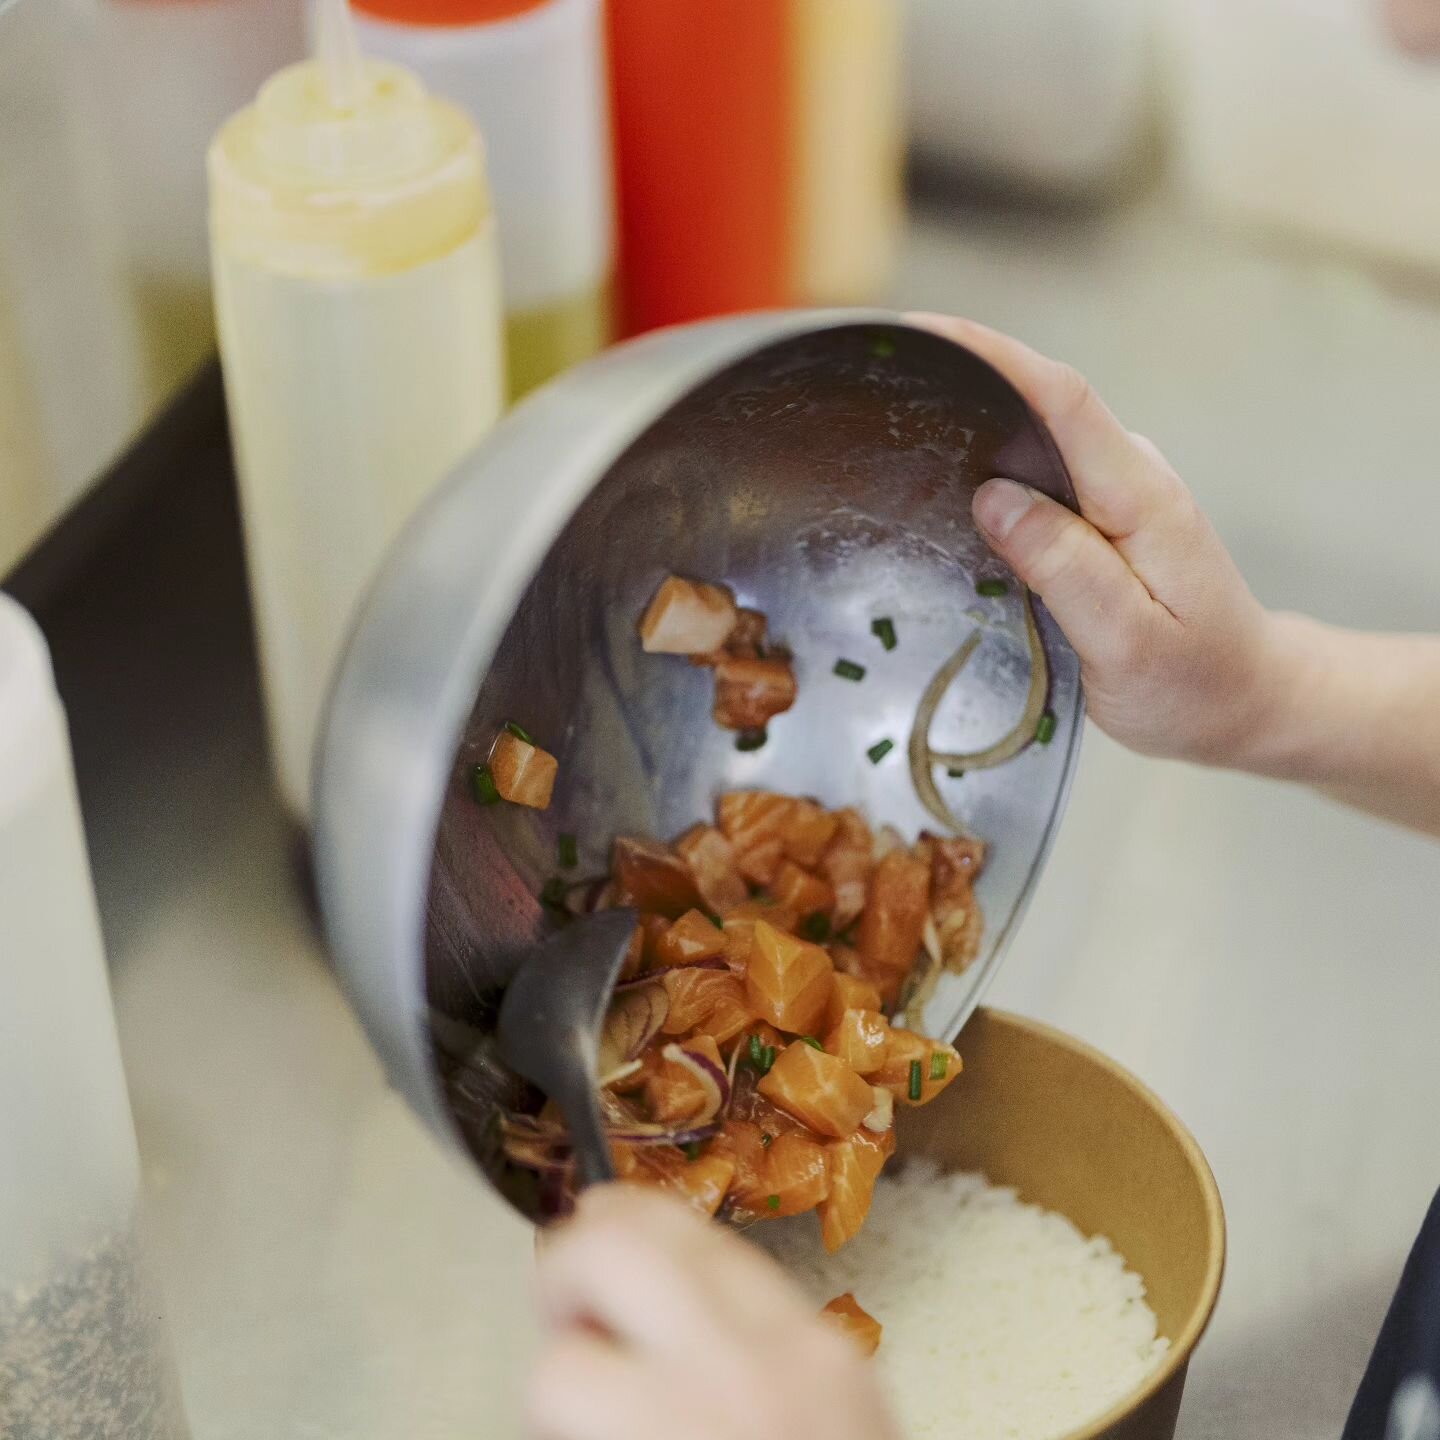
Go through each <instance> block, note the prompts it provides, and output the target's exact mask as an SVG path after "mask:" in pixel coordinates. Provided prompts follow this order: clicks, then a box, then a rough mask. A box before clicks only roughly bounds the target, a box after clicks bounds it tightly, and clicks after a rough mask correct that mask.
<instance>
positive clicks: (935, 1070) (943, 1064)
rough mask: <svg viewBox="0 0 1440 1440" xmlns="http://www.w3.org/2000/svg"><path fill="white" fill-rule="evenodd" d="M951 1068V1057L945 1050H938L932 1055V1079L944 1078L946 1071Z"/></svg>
mask: <svg viewBox="0 0 1440 1440" xmlns="http://www.w3.org/2000/svg"><path fill="white" fill-rule="evenodd" d="M949 1068H950V1057H949V1056H948V1055H947V1054H946V1053H945V1052H944V1051H943V1050H937V1051H935V1053H934V1054H933V1055H931V1057H930V1078H931V1079H932V1080H943V1079H944V1078H945V1072H946V1071H947V1070H948V1069H949Z"/></svg>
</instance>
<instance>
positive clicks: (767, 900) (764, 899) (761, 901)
mask: <svg viewBox="0 0 1440 1440" xmlns="http://www.w3.org/2000/svg"><path fill="white" fill-rule="evenodd" d="M750 898H751V899H752V900H753V901H754V902H755V903H756V904H757V905H773V904H774V903H775V897H774V896H773V895H767V894H766V893H765V892H764V891H763V890H757V891H756V892H755V893H754V894H753V895H752V896H751V897H750Z"/></svg>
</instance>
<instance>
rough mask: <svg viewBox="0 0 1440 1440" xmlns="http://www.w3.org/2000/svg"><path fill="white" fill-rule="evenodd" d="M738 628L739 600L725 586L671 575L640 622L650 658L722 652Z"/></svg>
mask: <svg viewBox="0 0 1440 1440" xmlns="http://www.w3.org/2000/svg"><path fill="white" fill-rule="evenodd" d="M734 628H735V597H734V595H732V594H731V593H730V591H729V590H727V589H726V588H725V586H723V585H707V584H706V583H705V582H704V581H701V580H686V579H683V578H682V577H681V576H679V575H670V576H667V577H666V578H665V579H664V580H663V581H662V582H661V584H660V588H659V589H658V590H657V591H656V592H655V598H654V599H653V600H651V602H650V604H649V605H648V606H647V607H646V610H645V614H644V615H643V616H642V617H641V619H640V647H641V649H643V650H644V651H645V652H646V653H647V654H649V655H703V654H705V653H706V652H707V651H711V650H719V649H720V648H721V646H723V645H724V644H725V641H726V640H727V639H729V636H730V632H731V631H732V630H733V629H734Z"/></svg>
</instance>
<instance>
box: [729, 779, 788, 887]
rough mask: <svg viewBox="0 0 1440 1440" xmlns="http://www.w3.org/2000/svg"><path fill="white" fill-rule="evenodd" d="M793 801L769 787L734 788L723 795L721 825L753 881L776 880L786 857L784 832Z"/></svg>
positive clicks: (758, 883)
mask: <svg viewBox="0 0 1440 1440" xmlns="http://www.w3.org/2000/svg"><path fill="white" fill-rule="evenodd" d="M794 803H795V802H794V801H793V800H792V799H791V798H790V797H789V796H788V795H776V794H775V793H774V792H773V791H770V790H731V791H729V792H728V793H727V794H724V795H722V796H721V797H720V803H719V805H718V807H717V809H718V813H719V818H720V829H721V830H723V831H724V832H725V838H726V839H727V840H728V841H729V842H730V843H731V845H733V846H734V847H735V863H736V864H737V865H738V866H739V867H740V873H741V874H742V875H743V876H744V877H745V878H746V879H747V880H749V881H750V882H751V883H752V884H754V885H768V884H770V882H771V881H772V880H774V878H775V872H776V871H777V870H778V869H779V868H780V861H781V860H782V859H783V858H784V845H783V839H782V832H783V829H784V825H785V821H786V819H787V818H788V817H789V813H790V808H791V806H793V805H794Z"/></svg>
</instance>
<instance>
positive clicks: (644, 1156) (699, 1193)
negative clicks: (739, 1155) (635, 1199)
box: [612, 1145, 735, 1215]
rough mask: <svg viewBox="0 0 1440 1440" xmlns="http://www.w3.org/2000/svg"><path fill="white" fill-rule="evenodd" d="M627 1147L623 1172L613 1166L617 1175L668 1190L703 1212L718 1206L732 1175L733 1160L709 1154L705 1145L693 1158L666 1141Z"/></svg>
mask: <svg viewBox="0 0 1440 1440" xmlns="http://www.w3.org/2000/svg"><path fill="white" fill-rule="evenodd" d="M613 1148H614V1147H612V1150H613ZM629 1148H630V1150H631V1156H630V1157H628V1158H627V1159H626V1161H625V1166H626V1169H625V1172H624V1173H621V1170H620V1167H619V1166H618V1165H617V1166H616V1178H617V1179H621V1180H624V1181H626V1182H627V1183H629V1184H632V1185H636V1184H638V1185H654V1186H658V1187H659V1188H661V1189H663V1190H669V1191H670V1192H671V1193H672V1194H675V1195H678V1196H679V1197H680V1198H681V1199H682V1200H685V1201H686V1202H687V1203H688V1204H690V1205H692V1206H694V1208H695V1209H696V1210H698V1211H700V1212H701V1214H704V1215H713V1214H715V1212H716V1211H717V1210H718V1209H719V1208H720V1206H721V1203H722V1202H723V1201H724V1199H725V1194H726V1191H727V1190H729V1188H730V1184H731V1181H732V1180H733V1178H734V1175H735V1162H734V1161H733V1160H732V1159H731V1158H730V1157H729V1156H728V1155H725V1154H723V1153H721V1154H712V1153H711V1152H710V1150H709V1148H708V1147H707V1149H706V1150H705V1151H704V1152H703V1153H702V1154H701V1155H699V1156H698V1157H697V1158H696V1159H694V1160H691V1159H689V1158H688V1157H687V1156H686V1155H685V1154H684V1153H683V1152H682V1151H680V1150H676V1149H673V1148H671V1147H670V1146H668V1145H643V1146H642V1145H635V1146H631V1147H629Z"/></svg>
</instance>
